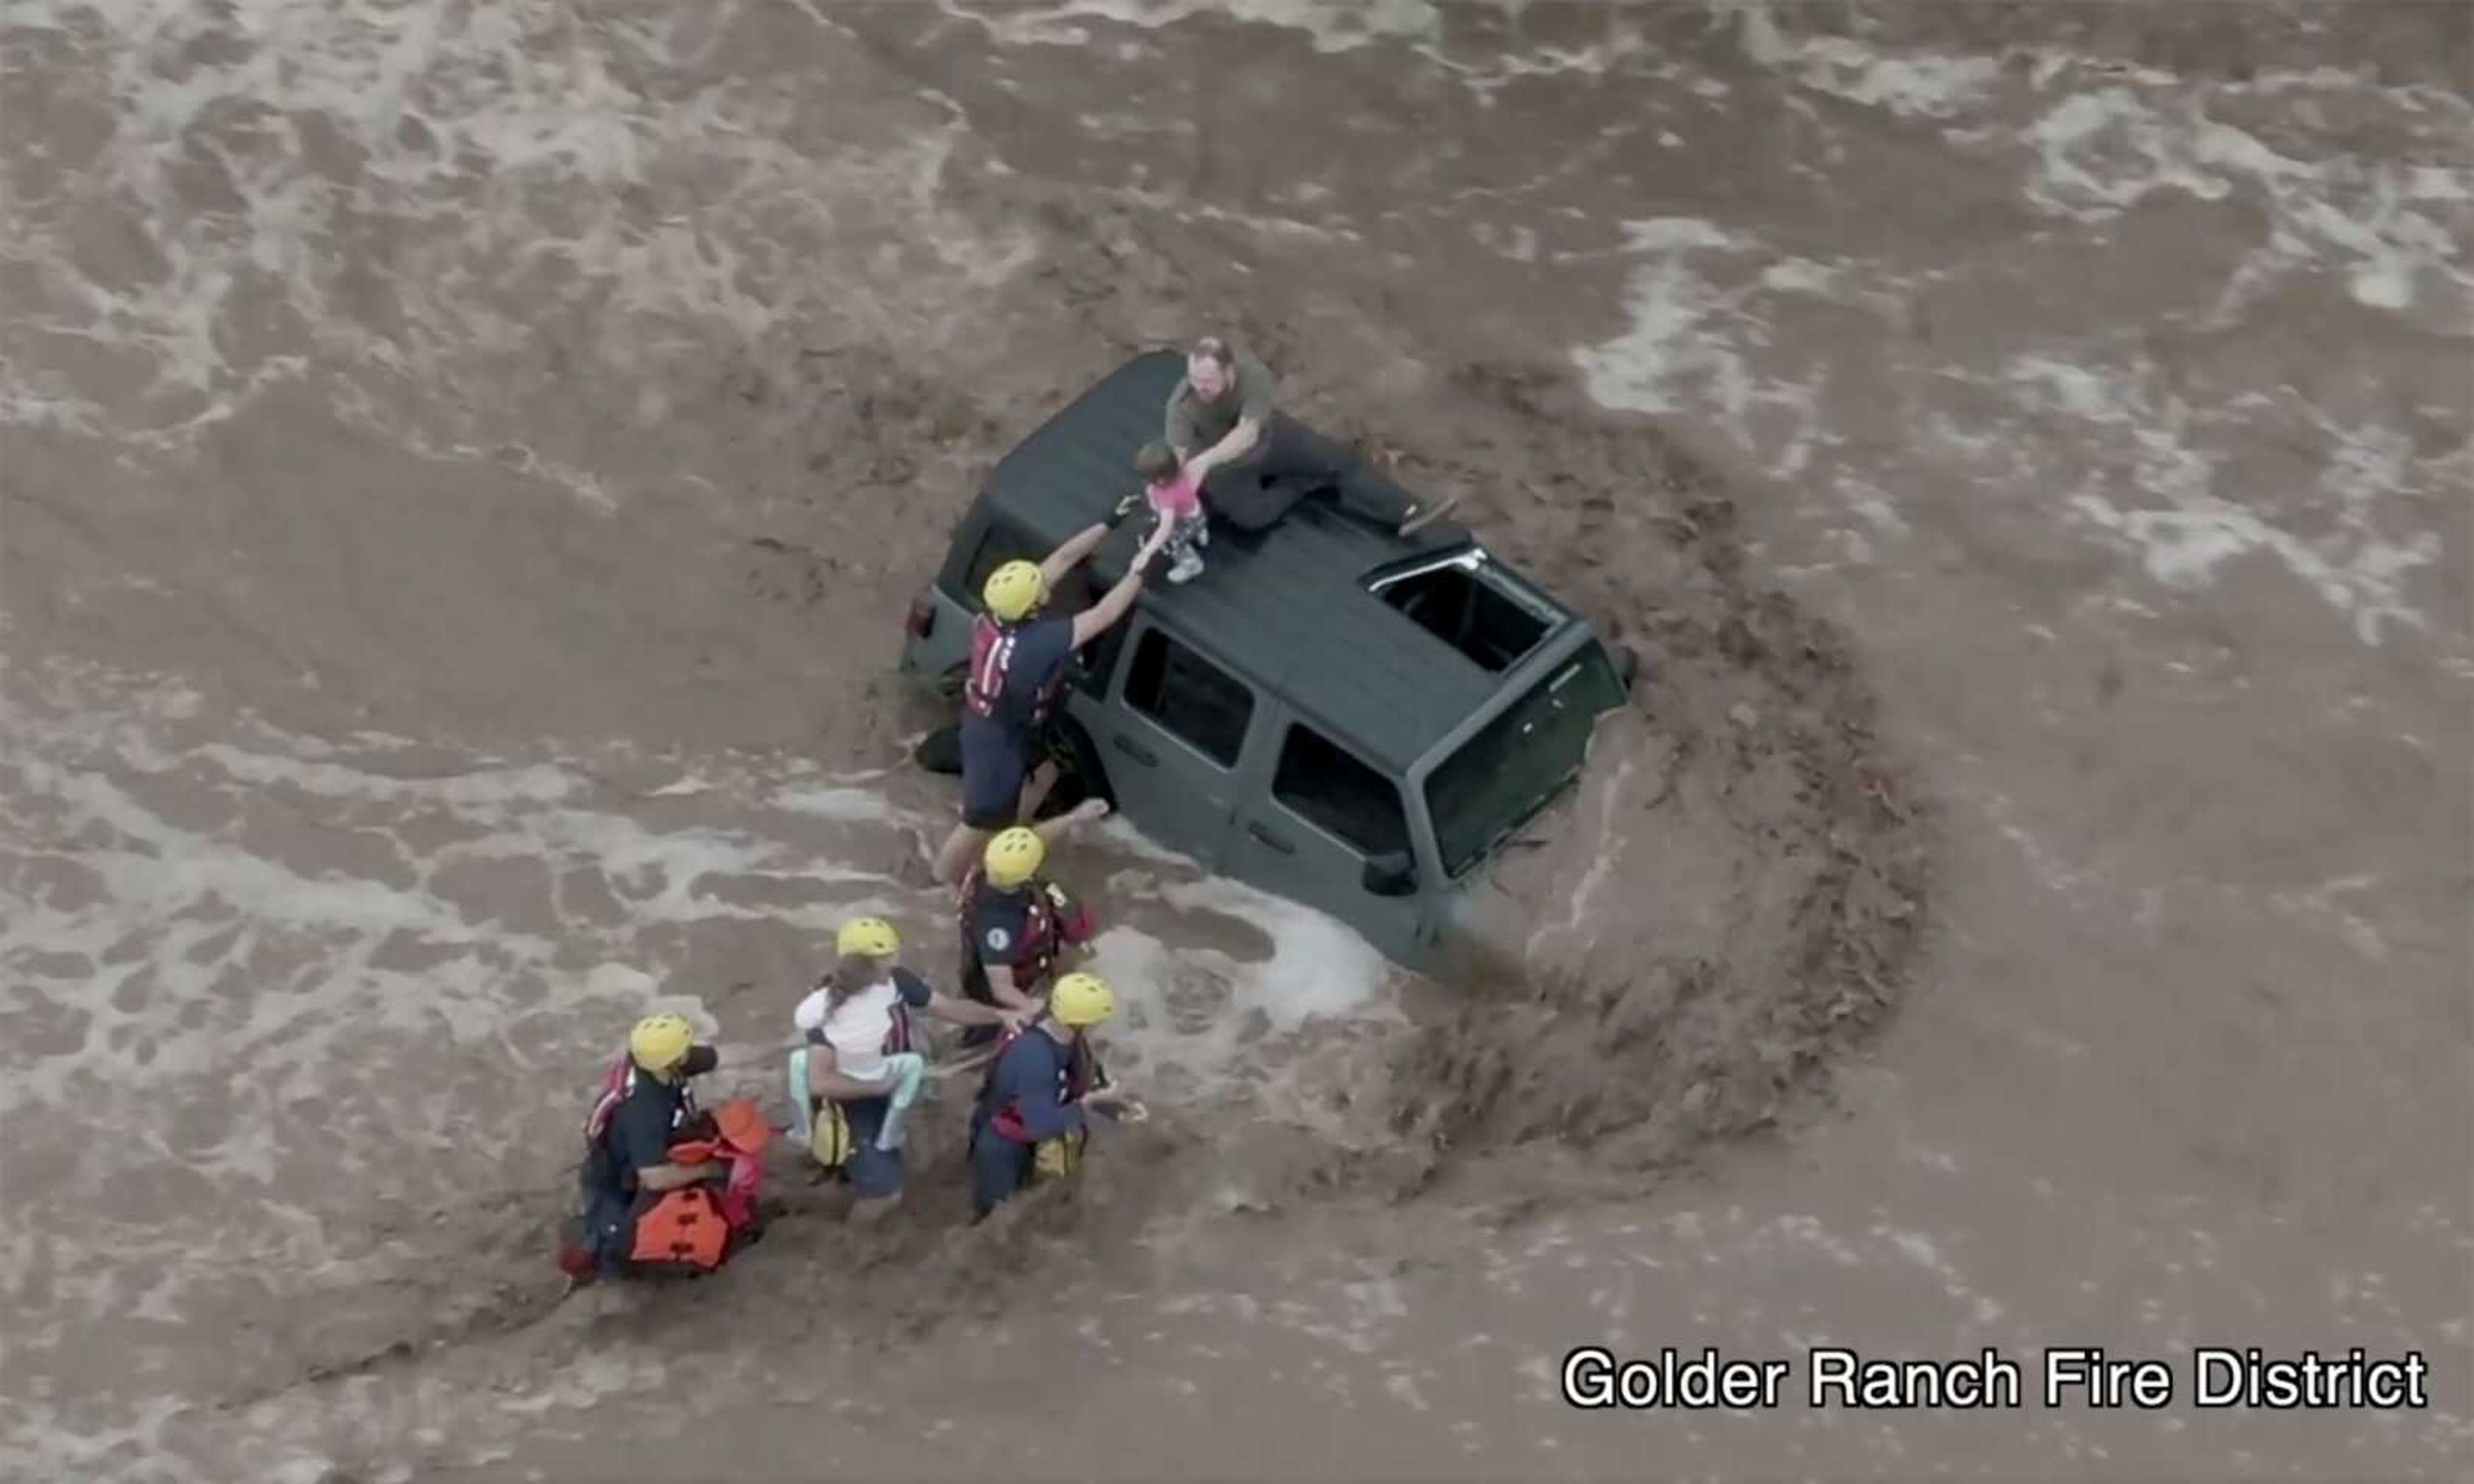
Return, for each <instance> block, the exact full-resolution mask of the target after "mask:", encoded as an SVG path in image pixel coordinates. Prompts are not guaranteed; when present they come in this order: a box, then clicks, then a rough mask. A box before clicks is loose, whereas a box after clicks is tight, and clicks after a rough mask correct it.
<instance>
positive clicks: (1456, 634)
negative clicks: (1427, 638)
mask: <svg viewBox="0 0 2474 1484" xmlns="http://www.w3.org/2000/svg"><path fill="white" fill-rule="evenodd" d="M1502 583H1503V579H1502V578H1501V577H1500V576H1498V575H1497V574H1493V573H1481V572H1480V571H1479V570H1477V569H1476V568H1475V567H1474V566H1473V565H1472V564H1471V563H1468V562H1461V561H1455V562H1445V563H1443V564H1440V565H1436V566H1432V567H1428V568H1426V569H1425V570H1423V571H1413V572H1410V573H1408V574H1406V575H1404V576H1400V577H1395V578H1390V579H1387V580H1384V581H1382V582H1378V583H1377V584H1375V586H1374V592H1375V595H1376V596H1378V597H1380V598H1381V599H1382V600H1383V601H1384V602H1386V603H1388V604H1390V605H1391V606H1392V607H1393V608H1395V609H1397V610H1399V611H1400V612H1402V613H1403V614H1406V615H1407V616H1408V617H1409V618H1410V619H1411V620H1413V621H1414V622H1416V624H1417V625H1418V627H1419V628H1421V629H1423V630H1425V631H1426V632H1427V633H1428V634H1433V635H1434V636H1435V637H1437V638H1439V639H1442V640H1443V642H1444V643H1446V644H1449V645H1450V646H1451V647H1452V648H1454V649H1456V650H1459V651H1460V652H1461V653H1462V654H1464V655H1466V656H1467V657H1468V658H1471V659H1473V660H1475V661H1477V663H1478V664H1480V665H1482V666H1484V667H1485V668H1486V669H1488V670H1490V671H1493V672H1495V673H1498V674H1500V673H1501V672H1503V671H1505V670H1509V669H1511V668H1512V667H1513V666H1514V665H1516V664H1517V663H1519V662H1520V659H1521V657H1522V656H1524V655H1527V654H1528V653H1529V652H1530V651H1531V650H1533V649H1535V648H1537V647H1538V641H1539V640H1540V639H1542V638H1544V637H1545V636H1546V633H1547V631H1548V630H1549V629H1550V628H1552V627H1553V617H1552V614H1551V613H1550V612H1549V611H1548V610H1544V609H1543V608H1542V606H1537V605H1533V604H1530V603H1524V602H1522V601H1521V600H1520V598H1519V597H1517V596H1516V595H1515V592H1514V591H1513V590H1510V589H1509V587H1508V585H1506V586H1498V584H1502Z"/></svg>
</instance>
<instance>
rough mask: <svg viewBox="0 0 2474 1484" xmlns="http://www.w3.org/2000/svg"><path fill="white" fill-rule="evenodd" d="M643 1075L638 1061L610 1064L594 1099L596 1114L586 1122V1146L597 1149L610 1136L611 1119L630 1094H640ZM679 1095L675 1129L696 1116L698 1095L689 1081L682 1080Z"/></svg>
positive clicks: (673, 1118)
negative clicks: (638, 1086)
mask: <svg viewBox="0 0 2474 1484" xmlns="http://www.w3.org/2000/svg"><path fill="white" fill-rule="evenodd" d="M640 1075H642V1073H640V1072H639V1071H638V1070H637V1067H636V1059H635V1058H633V1057H631V1056H627V1055H625V1054H624V1053H621V1054H620V1056H619V1058H618V1060H617V1061H616V1062H613V1063H611V1064H610V1070H609V1071H607V1072H605V1073H603V1074H602V1077H601V1091H600V1092H599V1093H598V1094H597V1095H595V1096H594V1099H593V1111H592V1112H591V1113H587V1114H586V1115H585V1118H584V1142H585V1144H586V1145H587V1146H588V1147H592V1146H597V1145H598V1144H599V1143H600V1142H601V1136H602V1135H604V1134H607V1133H608V1132H610V1118H611V1115H612V1114H614V1113H617V1112H618V1105H619V1104H621V1103H623V1102H625V1101H627V1097H628V1094H630V1093H632V1092H634V1091H635V1090H636V1079H637V1077H638V1076H640ZM678 1093H679V1106H678V1111H677V1112H676V1113H672V1114H671V1115H670V1127H671V1128H673V1129H675V1128H678V1127H679V1126H680V1125H681V1124H684V1123H686V1122H687V1121H688V1120H689V1119H691V1118H693V1117H694V1116H695V1115H696V1107H695V1093H694V1092H692V1091H691V1090H690V1089H689V1088H688V1084H687V1079H685V1078H681V1079H680V1080H679V1087H678Z"/></svg>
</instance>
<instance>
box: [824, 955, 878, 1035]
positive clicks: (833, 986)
mask: <svg viewBox="0 0 2474 1484" xmlns="http://www.w3.org/2000/svg"><path fill="white" fill-rule="evenodd" d="M881 977H883V970H882V969H880V968H879V966H878V964H877V962H876V960H874V959H872V958H870V957H868V956H867V955H866V954H864V953H845V954H843V955H842V956H841V957H840V958H839V959H838V960H837V961H836V962H835V964H834V967H833V968H832V969H828V970H826V973H825V982H824V983H823V984H821V985H819V986H818V988H819V989H822V990H823V991H824V992H825V1018H826V1019H828V1020H830V1019H832V1018H833V1017H835V1016H837V1015H838V1014H840V1013H841V1008H842V1005H843V1003H844V1002H845V1001H847V1000H848V999H849V998H850V997H851V996H852V995H854V994H856V993H859V992H860V991H861V990H863V989H866V988H867V987H868V986H869V985H871V984H874V983H875V982H876V981H877V980H878V979H879V978H881Z"/></svg>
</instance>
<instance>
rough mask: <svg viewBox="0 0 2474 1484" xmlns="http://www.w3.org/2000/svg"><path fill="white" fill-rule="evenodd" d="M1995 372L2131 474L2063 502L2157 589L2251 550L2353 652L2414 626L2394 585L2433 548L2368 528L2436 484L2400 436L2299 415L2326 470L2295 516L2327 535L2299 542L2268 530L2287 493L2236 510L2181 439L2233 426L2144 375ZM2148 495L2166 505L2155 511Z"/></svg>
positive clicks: (2130, 368) (2025, 401)
mask: <svg viewBox="0 0 2474 1484" xmlns="http://www.w3.org/2000/svg"><path fill="white" fill-rule="evenodd" d="M2003 374H2004V377H2005V380H2006V382H2007V384H2008V387H2009V389H2010V393H2011V395H2012V396H2013V397H2014V398H2015V399H2016V400H2017V401H2018V402H2019V404H2020V405H2021V406H2022V407H2024V408H2025V409H2027V410H2028V411H2029V412H2031V413H2034V414H2042V415H2047V416H2054V415H2058V416H2060V417H2062V418H2065V419H2069V420H2070V421H2072V422H2073V423H2074V424H2076V425H2077V431H2078V436H2079V437H2080V439H2081V440H2082V441H2084V442H2088V443H2094V444H2095V445H2096V446H2098V448H2100V449H2103V450H2105V451H2106V452H2108V453H2110V454H2111V455H2112V457H2111V458H2109V459H2107V460H2105V461H2104V462H2105V463H2106V464H2108V465H2111V466H2113V467H2123V466H2126V467H2130V468H2131V469H2133V470H2134V471H2135V477H2134V479H2133V481H2132V482H2131V484H2130V486H2129V487H2128V488H2126V489H2116V488H2110V487H2107V486H2105V485H2102V484H2100V483H2099V482H2098V481H2099V479H2100V476H2099V475H2098V474H2096V473H2093V472H2091V473H2089V474H2087V475H2085V476H2084V478H2083V480H2082V482H2081V484H2080V485H2079V487H2078V488H2076V489H2074V490H2071V491H2068V492H2067V494H2065V495H2064V496H2063V498H2064V501H2065V505H2066V508H2068V509H2069V510H2071V511H2072V512H2073V513H2074V514H2075V515H2078V516H2079V517H2080V518H2081V519H2083V520H2085V521H2086V522H2088V523H2089V524H2090V525H2091V526H2093V527H2094V528H2096V529H2098V530H2099V531H2101V532H2103V533H2105V534H2107V535H2108V536H2110V537H2112V538H2114V539H2118V540H2120V541H2121V542H2122V543H2123V544H2124V545H2125V546H2126V547H2128V548H2129V549H2130V550H2132V551H2134V552H2136V553H2137V554H2138V556H2139V558H2140V560H2141V562H2142V564H2143V566H2144V567H2145V568H2146V570H2147V574H2148V576H2149V577H2151V578H2153V579H2154V580H2155V581H2157V582H2159V583H2162V584H2164V585H2166V586H2171V587H2192V586H2198V585H2201V584H2204V583H2207V582H2209V581H2211V580H2212V579H2214V578H2215V577H2216V576H2217V575H2218V573H2219V570H2220V569H2221V568H2222V567H2223V566H2224V565H2225V563H2226V562H2230V561H2232V560H2234V559H2235V558H2238V557H2242V556H2245V555H2249V554H2253V553H2257V554H2262V555H2266V556H2268V557H2272V558H2273V559H2275V560H2276V561H2277V562H2281V563H2282V564H2283V565H2284V566H2285V567H2286V569H2287V570H2289V571H2290V572H2292V574H2293V575H2294V576H2295V577H2297V578H2299V579H2301V580H2302V581H2303V582H2304V583H2307V584H2308V585H2309V586H2311V587H2312V589H2313V590H2314V591H2316V593H2318V595H2319V596H2320V598H2321V599H2322V600H2324V601H2325V602H2326V603H2327V604H2328V605H2329V606H2330V607H2332V608H2334V609H2335V610H2338V611H2339V612H2341V613H2342V614H2344V615H2346V616H2347V617H2348V618H2349V619H2350V620H2351V621H2352V623H2353V626H2354V631H2355V636H2356V637H2357V638H2358V639H2360V640H2361V641H2362V642H2363V643H2365V644H2369V645H2376V644H2378V643H2379V642H2380V634H2381V630H2382V628H2383V626H2384V625H2387V624H2390V623H2403V624H2409V625H2413V626H2415V627H2424V626H2426V620H2425V618H2424V617H2423V615H2422V614H2421V613H2420V612H2418V611H2416V610H2414V609H2413V607H2412V605H2411V604H2409V603H2408V601H2407V599H2406V596H2405V591H2404V586H2405V583H2406V580H2407V579H2408V578H2409V577H2411V576H2412V575H2413V573H2414V572H2415V571H2417V570H2418V569H2420V568H2422V567H2425V566H2428V565H2430V564H2431V563H2433V562H2436V561H2438V558H2439V556H2440V553H2441V543H2440V539H2439V537H2438V534H2437V533H2436V532H2434V531H2430V530H2418V531H2415V532H2413V534H2412V535H2411V536H2407V537H2403V538H2395V537H2391V536H2389V535H2388V534H2387V533H2386V532H2385V531H2384V529H2383V528H2382V526H2381V523H2380V521H2379V518H2378V517H2379V512H2380V507H2381V502H2383V501H2385V500H2389V499H2393V498H2396V497H2398V496H2400V495H2408V496H2410V495H2411V494H2413V492H2415V491H2417V490H2418V489H2424V488H2427V484H2426V481H2428V480H2429V479H2431V478H2433V477H2435V475H2438V471H2436V470H2424V471H2418V470H2417V469H2416V468H2415V467H2413V466H2414V453H2413V441H2412V439H2411V438H2410V437H2409V436H2408V435H2407V434H2405V433H2403V432H2401V431H2399V430H2397V429H2393V428H2388V427H2383V426H2378V425H2364V426H2352V427H2346V426H2340V425H2338V424H2336V423H2334V422H2333V421H2331V420H2329V419H2326V418H2325V417H2324V416H2323V415H2319V414H2317V413H2316V412H2314V413H2312V414H2311V416H2312V417H2313V418H2314V419H2316V420H2317V421H2318V424H2319V431H2320V432H2321V433H2322V434H2323V435H2324V436H2325V438H2326V439H2327V444H2326V446H2327V449H2328V454H2327V457H2328V462H2327V463H2326V465H2325V466H2324V467H2322V469H2321V471H2320V477H2319V484H2318V488H2317V490H2316V491H2315V492H2316V498H2313V499H2310V500H2309V501H2308V503H2307V505H2305V506H2304V507H2303V508H2302V509H2300V510H2297V511H2294V513H2293V514H2294V515H2297V516H2301V517H2304V518H2310V519H2313V520H2315V521H2317V522H2326V523H2330V524H2332V526H2333V529H2331V530H2329V531H2328V532H2327V534H2325V535H2322V536H2317V537H2312V538H2305V537H2301V536H2297V535H2294V534H2293V533H2292V532H2291V531H2288V530H2286V529H2284V528H2283V527H2281V526H2280V525H2278V524H2277V523H2276V521H2275V516H2276V515H2278V514H2279V512H2278V511H2277V510H2276V509H2275V508H2274V507H2272V506H2270V505H2268V503H2267V501H2268V498H2269V497H2271V496H2272V495H2274V494H2276V493H2280V492H2281V493H2283V494H2284V495H2285V497H2286V499H2287V500H2288V501H2289V502H2292V501H2293V500H2294V498H2295V492H2293V491H2256V492H2254V493H2253V499H2254V501H2257V502H2258V503H2236V502H2235V501H2233V500H2231V499H2228V498H2226V497H2224V496H2223V495H2221V494H2219V492H2218V491H2217V462H2218V461H2217V458H2216V456H2215V455H2212V454H2209V453H2205V452H2202V451H2200V450H2198V449H2195V448H2194V447H2193V446H2191V444H2190V443H2188V442H2186V440H2188V439H2190V438H2192V437H2194V436H2195V435H2197V434H2199V433H2201V432H2204V431H2208V430H2210V425H2211V424H2219V425H2227V426H2238V425H2239V424H2237V423H2235V421H2234V419H2230V418H2227V417H2226V416H2224V415H2222V414H2219V415H2216V416H2214V417H2211V416H2210V415H2209V414H2208V413H2206V412H2204V411H2202V410H2200V409H2195V408H2194V407H2192V406H2191V405H2190V404H2189V403H2187V402H2185V401H2184V400H2183V399H2182V398H2181V397H2179V396H2178V395H2173V394H2171V393H2168V392H2165V391H2162V390H2159V389H2158V388H2157V382H2158V379H2159V378H2158V376H2157V374H2156V372H2155V371H2154V368H2153V367H2152V366H2151V365H2149V364H2147V363H2145V362H2140V363H2135V364H2132V365H2127V366H2125V365H2122V364H2119V363H2115V364H2104V363H2102V362H2095V361H2091V360H2087V359H2082V360H2079V361H2075V362H2074V361H2072V360H2068V359H2064V358H2062V357H2060V356H2056V355H2050V354H2040V353H2022V354H2018V355H2014V356H2012V357H2011V358H2010V360H2009V361H2008V363H2007V365H2006V366H2005V367H2004V369H2003ZM2438 477H2444V475H2441V476H2438ZM2433 492H2438V491H2433ZM2159 499H2161V500H2163V501H2164V502H2165V508H2162V509H2159V508H2156V504H2155V502H2156V501H2157V500H2159Z"/></svg>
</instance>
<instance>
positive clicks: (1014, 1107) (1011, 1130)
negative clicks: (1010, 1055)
mask: <svg viewBox="0 0 2474 1484" xmlns="http://www.w3.org/2000/svg"><path fill="white" fill-rule="evenodd" d="M1033 1029H1034V1027H1031V1026H1026V1027H1024V1028H1023V1029H1021V1030H1009V1031H1007V1032H1005V1033H1004V1034H1003V1035H1001V1036H999V1037H998V1038H997V1049H996V1055H994V1056H992V1057H990V1058H988V1074H987V1078H986V1080H985V1081H983V1082H982V1083H981V1084H980V1100H981V1102H982V1104H983V1105H984V1104H986V1103H987V1102H989V1101H990V1100H991V1099H993V1098H994V1097H995V1096H996V1090H997V1065H998V1064H999V1063H1001V1062H1003V1061H1004V1060H1005V1054H1006V1048H1007V1047H1008V1046H1010V1045H1012V1044H1013V1043H1014V1042H1015V1041H1019V1040H1021V1039H1022V1038H1023V1037H1025V1036H1028V1035H1031V1034H1032V1031H1033ZM1038 1034H1040V1035H1043V1036H1045V1035H1047V1034H1048V1033H1047V1032H1046V1031H1040V1032H1038ZM1099 1080H1100V1064H1099V1062H1098V1060H1097V1059H1096V1058H1094V1057H1093V1056H1092V1055H1091V1042H1090V1041H1088V1040H1087V1039H1085V1038H1083V1037H1080V1036H1077V1037H1075V1038H1074V1040H1073V1041H1072V1042H1070V1043H1069V1044H1068V1045H1067V1047H1066V1050H1065V1065H1063V1066H1061V1067H1059V1068H1058V1069H1057V1073H1056V1090H1057V1094H1058V1097H1059V1099H1060V1100H1061V1101H1063V1102H1067V1103H1079V1102H1080V1101H1082V1099H1083V1098H1084V1097H1085V1096H1087V1095H1088V1094H1089V1093H1090V1091H1091V1089H1092V1088H1093V1087H1094V1086H1096V1085H1097V1084H1098V1082H1099ZM988 1127H989V1128H990V1129H992V1130H994V1131H995V1132H997V1133H999V1134H1002V1135H1004V1136H1005V1137H1007V1138H1009V1139H1012V1140H1013V1141H1014V1142H1015V1143H1018V1144H1028V1143H1031V1142H1033V1140H1032V1138H1031V1135H1030V1134H1029V1133H1027V1132H1025V1131H1024V1129H1023V1126H1022V1109H1021V1108H1020V1107H1019V1106H1018V1104H1017V1101H1016V1100H1015V1099H1012V1098H1007V1100H1006V1104H1005V1106H1004V1107H1002V1108H997V1109H994V1110H992V1111H991V1112H990V1113H989V1115H988Z"/></svg>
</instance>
